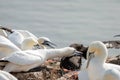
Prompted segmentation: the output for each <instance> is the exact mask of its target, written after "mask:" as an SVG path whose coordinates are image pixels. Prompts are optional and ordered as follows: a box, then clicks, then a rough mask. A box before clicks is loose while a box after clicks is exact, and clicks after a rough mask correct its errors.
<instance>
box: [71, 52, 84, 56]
mask: <svg viewBox="0 0 120 80" xmlns="http://www.w3.org/2000/svg"><path fill="white" fill-rule="evenodd" d="M82 54H83V53H82V52H80V51H75V52H74V54H73V56H82Z"/></svg>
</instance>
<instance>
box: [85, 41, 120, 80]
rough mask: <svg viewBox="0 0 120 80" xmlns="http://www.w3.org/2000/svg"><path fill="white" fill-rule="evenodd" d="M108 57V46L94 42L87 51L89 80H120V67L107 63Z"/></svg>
mask: <svg viewBox="0 0 120 80" xmlns="http://www.w3.org/2000/svg"><path fill="white" fill-rule="evenodd" d="M107 56H108V50H107V48H106V46H105V45H104V44H103V43H102V42H100V41H94V42H92V43H91V44H90V45H89V48H88V51H87V66H86V68H87V72H88V77H89V80H120V66H118V65H115V64H110V63H105V61H106V59H107Z"/></svg>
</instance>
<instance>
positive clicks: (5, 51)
mask: <svg viewBox="0 0 120 80" xmlns="http://www.w3.org/2000/svg"><path fill="white" fill-rule="evenodd" d="M15 51H21V50H20V49H19V48H18V47H17V46H16V45H14V44H13V43H12V42H11V41H9V40H8V39H7V38H5V37H4V36H0V59H1V58H3V57H5V56H8V55H10V54H12V53H13V52H15Z"/></svg>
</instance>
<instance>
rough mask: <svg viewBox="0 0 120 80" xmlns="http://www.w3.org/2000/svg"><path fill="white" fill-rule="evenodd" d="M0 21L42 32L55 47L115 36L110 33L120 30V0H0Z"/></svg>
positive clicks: (111, 38) (4, 23)
mask: <svg viewBox="0 0 120 80" xmlns="http://www.w3.org/2000/svg"><path fill="white" fill-rule="evenodd" d="M0 25H3V26H7V27H10V28H14V29H25V30H29V31H30V32H32V33H33V34H35V35H36V36H38V37H39V36H46V37H48V38H50V39H51V40H52V41H53V42H54V43H56V44H57V45H58V48H60V47H65V46H69V45H70V44H71V43H75V42H77V43H83V44H84V45H86V46H88V45H89V43H90V42H92V41H95V40H101V41H104V40H118V39H120V38H114V37H113V36H114V35H116V34H120V0H0ZM119 51H120V50H112V51H111V50H110V51H109V52H110V55H117V54H120V52H119Z"/></svg>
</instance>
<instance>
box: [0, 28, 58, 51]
mask: <svg viewBox="0 0 120 80" xmlns="http://www.w3.org/2000/svg"><path fill="white" fill-rule="evenodd" d="M0 29H3V30H6V31H8V32H10V34H9V35H8V36H7V37H8V39H9V40H10V41H11V42H13V43H14V44H15V45H16V46H18V47H19V48H20V49H22V50H27V49H32V48H33V46H34V45H39V46H41V48H46V47H45V45H47V46H49V47H52V48H54V47H55V46H56V45H55V44H53V43H52V42H51V41H50V39H48V38H46V37H39V38H37V37H36V36H35V35H33V34H32V33H30V32H29V31H27V30H11V29H8V28H5V27H1V28H0Z"/></svg>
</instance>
